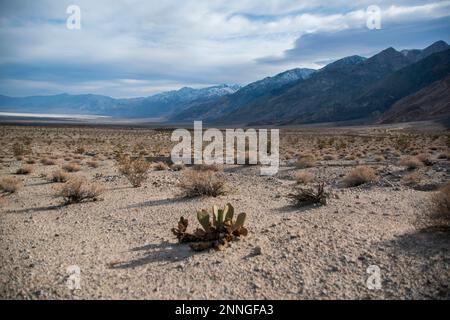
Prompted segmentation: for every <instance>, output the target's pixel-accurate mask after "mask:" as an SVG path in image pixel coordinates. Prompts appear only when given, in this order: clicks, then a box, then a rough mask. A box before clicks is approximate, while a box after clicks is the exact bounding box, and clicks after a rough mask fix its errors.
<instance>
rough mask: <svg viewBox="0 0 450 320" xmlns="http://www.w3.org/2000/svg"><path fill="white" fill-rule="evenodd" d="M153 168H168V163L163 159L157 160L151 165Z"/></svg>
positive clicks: (160, 169) (161, 169)
mask: <svg viewBox="0 0 450 320" xmlns="http://www.w3.org/2000/svg"><path fill="white" fill-rule="evenodd" d="M153 170H156V171H164V170H169V165H168V164H167V163H165V162H163V161H159V162H157V163H155V164H154V165H153Z"/></svg>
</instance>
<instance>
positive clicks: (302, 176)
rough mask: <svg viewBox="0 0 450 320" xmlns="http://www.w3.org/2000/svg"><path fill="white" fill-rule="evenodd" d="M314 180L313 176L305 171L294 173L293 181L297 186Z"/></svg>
mask: <svg viewBox="0 0 450 320" xmlns="http://www.w3.org/2000/svg"><path fill="white" fill-rule="evenodd" d="M313 180H314V175H313V174H312V173H309V172H306V171H298V172H296V173H295V181H297V183H298V184H307V183H310V182H312V181H313Z"/></svg>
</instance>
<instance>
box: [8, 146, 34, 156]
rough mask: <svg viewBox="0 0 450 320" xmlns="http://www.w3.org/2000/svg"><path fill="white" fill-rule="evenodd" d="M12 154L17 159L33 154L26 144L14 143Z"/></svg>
mask: <svg viewBox="0 0 450 320" xmlns="http://www.w3.org/2000/svg"><path fill="white" fill-rule="evenodd" d="M12 152H13V155H14V156H15V157H20V156H23V155H26V154H29V153H30V152H31V149H30V146H29V145H28V144H25V143H20V142H14V144H13V145H12Z"/></svg>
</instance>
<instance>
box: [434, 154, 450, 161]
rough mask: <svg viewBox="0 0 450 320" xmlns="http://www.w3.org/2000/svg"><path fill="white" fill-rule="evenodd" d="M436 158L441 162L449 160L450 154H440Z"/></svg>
mask: <svg viewBox="0 0 450 320" xmlns="http://www.w3.org/2000/svg"><path fill="white" fill-rule="evenodd" d="M437 158H438V159H442V160H445V159H450V152H449V153H440V154H439V155H438V157H437Z"/></svg>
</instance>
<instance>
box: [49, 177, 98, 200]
mask: <svg viewBox="0 0 450 320" xmlns="http://www.w3.org/2000/svg"><path fill="white" fill-rule="evenodd" d="M103 191H104V189H103V187H102V186H100V185H98V184H95V183H89V182H87V181H86V179H84V178H80V177H72V178H71V179H70V180H69V181H67V182H66V183H65V184H64V185H62V186H61V188H60V189H59V190H58V192H57V196H59V197H62V198H63V200H64V204H66V205H67V204H72V203H79V202H83V201H97V200H98V197H99V196H100V195H101V194H102V193H103Z"/></svg>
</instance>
